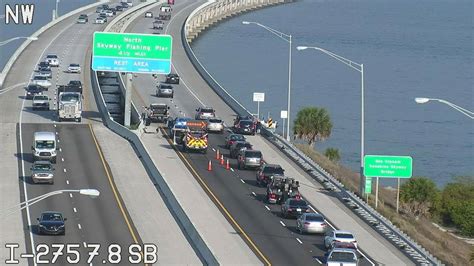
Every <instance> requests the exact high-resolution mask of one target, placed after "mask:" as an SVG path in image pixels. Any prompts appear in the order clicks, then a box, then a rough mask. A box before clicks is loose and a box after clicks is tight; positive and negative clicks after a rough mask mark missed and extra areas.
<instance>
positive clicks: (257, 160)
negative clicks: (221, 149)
mask: <svg viewBox="0 0 474 266" xmlns="http://www.w3.org/2000/svg"><path fill="white" fill-rule="evenodd" d="M262 163H263V155H262V152H261V151H257V150H249V149H241V150H240V151H239V154H238V155H237V168H238V169H247V168H249V167H251V168H258V167H260V166H261V165H262Z"/></svg>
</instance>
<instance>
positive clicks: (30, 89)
mask: <svg viewBox="0 0 474 266" xmlns="http://www.w3.org/2000/svg"><path fill="white" fill-rule="evenodd" d="M25 90H26V99H33V97H34V96H35V95H42V94H43V91H44V89H43V88H41V87H40V86H38V85H36V84H31V83H30V84H28V86H27V87H26V88H25Z"/></svg>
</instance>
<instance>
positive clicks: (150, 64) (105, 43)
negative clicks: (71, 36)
mask: <svg viewBox="0 0 474 266" xmlns="http://www.w3.org/2000/svg"><path fill="white" fill-rule="evenodd" d="M92 47H93V48H92V69H93V70H95V71H114V72H133V73H154V74H169V73H170V72H171V54H172V51H171V49H172V37H171V36H170V35H154V34H136V33H112V32H95V33H94V41H93V46H92Z"/></svg>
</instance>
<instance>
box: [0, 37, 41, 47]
mask: <svg viewBox="0 0 474 266" xmlns="http://www.w3.org/2000/svg"><path fill="white" fill-rule="evenodd" d="M19 39H28V40H32V41H36V40H38V37H15V38H11V39H8V40H5V41H1V42H0V46H2V45H5V44H7V43H10V42H13V41H15V40H19Z"/></svg>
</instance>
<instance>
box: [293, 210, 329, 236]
mask: <svg viewBox="0 0 474 266" xmlns="http://www.w3.org/2000/svg"><path fill="white" fill-rule="evenodd" d="M296 229H297V230H298V232H300V234H304V233H317V234H322V233H325V232H326V231H327V229H328V224H327V222H326V220H325V219H324V216H322V215H321V214H319V213H303V215H301V216H300V217H298V219H297V220H296Z"/></svg>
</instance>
